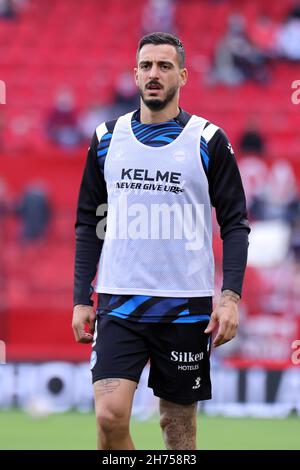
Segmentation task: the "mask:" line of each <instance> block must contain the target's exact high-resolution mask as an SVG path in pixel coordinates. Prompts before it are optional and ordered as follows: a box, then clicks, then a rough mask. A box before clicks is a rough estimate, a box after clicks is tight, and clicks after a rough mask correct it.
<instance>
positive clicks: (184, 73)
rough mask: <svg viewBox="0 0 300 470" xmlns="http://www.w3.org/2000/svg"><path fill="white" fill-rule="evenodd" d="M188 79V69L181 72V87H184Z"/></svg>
mask: <svg viewBox="0 0 300 470" xmlns="http://www.w3.org/2000/svg"><path fill="white" fill-rule="evenodd" d="M187 79H188V71H187V69H181V70H180V86H181V87H182V86H184V85H185V84H186V82H187Z"/></svg>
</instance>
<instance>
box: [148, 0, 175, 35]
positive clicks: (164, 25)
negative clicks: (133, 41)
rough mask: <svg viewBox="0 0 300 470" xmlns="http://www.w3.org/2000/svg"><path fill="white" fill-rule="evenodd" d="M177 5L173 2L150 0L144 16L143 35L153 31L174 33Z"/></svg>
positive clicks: (169, 0)
mask: <svg viewBox="0 0 300 470" xmlns="http://www.w3.org/2000/svg"><path fill="white" fill-rule="evenodd" d="M174 15H175V5H174V1H173V0H148V1H147V3H146V6H145V8H144V11H143V16H142V34H149V33H152V31H165V32H166V33H174V32H175V25H174V22H175V21H174Z"/></svg>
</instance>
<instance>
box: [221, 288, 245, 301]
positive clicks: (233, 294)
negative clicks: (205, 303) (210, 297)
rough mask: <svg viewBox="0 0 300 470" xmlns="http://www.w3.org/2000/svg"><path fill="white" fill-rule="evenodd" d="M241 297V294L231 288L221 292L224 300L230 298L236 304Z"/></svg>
mask: <svg viewBox="0 0 300 470" xmlns="http://www.w3.org/2000/svg"><path fill="white" fill-rule="evenodd" d="M240 298H241V297H240V295H239V294H237V293H236V292H234V291H233V290H230V289H224V290H223V291H222V293H221V299H222V300H230V301H232V302H234V303H236V304H237V303H238V302H239V300H240Z"/></svg>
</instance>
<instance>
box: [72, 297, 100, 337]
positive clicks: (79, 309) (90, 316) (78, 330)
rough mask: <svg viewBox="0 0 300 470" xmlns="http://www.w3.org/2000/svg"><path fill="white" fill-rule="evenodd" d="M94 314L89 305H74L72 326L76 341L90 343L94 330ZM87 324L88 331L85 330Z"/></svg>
mask: <svg viewBox="0 0 300 470" xmlns="http://www.w3.org/2000/svg"><path fill="white" fill-rule="evenodd" d="M95 319H96V314H95V312H94V309H93V307H91V306H90V305H76V306H75V307H74V310H73V320H72V328H73V332H74V336H75V339H76V341H77V342H78V343H91V342H92V341H93V334H94V330H95ZM87 324H88V325H89V329H90V333H87V332H86V331H85V325H87Z"/></svg>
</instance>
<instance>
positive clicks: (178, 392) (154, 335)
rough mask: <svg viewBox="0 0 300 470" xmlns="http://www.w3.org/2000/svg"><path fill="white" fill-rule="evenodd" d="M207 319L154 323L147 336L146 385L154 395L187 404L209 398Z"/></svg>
mask: <svg viewBox="0 0 300 470" xmlns="http://www.w3.org/2000/svg"><path fill="white" fill-rule="evenodd" d="M206 326H207V322H197V323H190V324H172V323H168V324H160V325H159V324H158V325H153V326H152V331H151V335H150V341H151V346H150V361H151V367H150V375H149V386H150V387H151V388H152V389H153V392H154V394H155V395H156V396H158V397H160V398H162V399H164V400H167V401H170V402H174V403H178V404H183V405H189V404H192V403H194V402H197V401H199V400H207V399H210V398H211V381H210V360H209V357H210V340H211V337H210V335H206V334H205V333H204V330H205V328H206Z"/></svg>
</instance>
